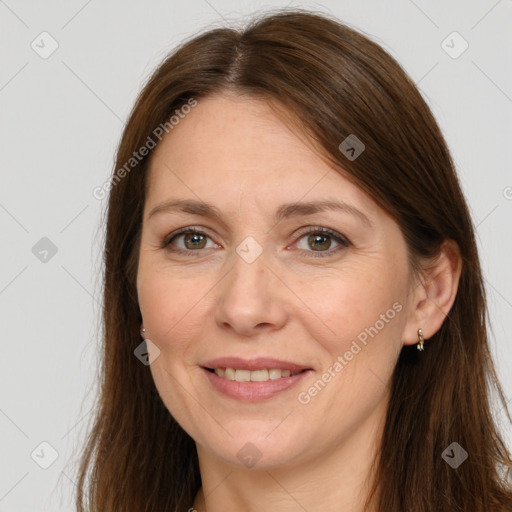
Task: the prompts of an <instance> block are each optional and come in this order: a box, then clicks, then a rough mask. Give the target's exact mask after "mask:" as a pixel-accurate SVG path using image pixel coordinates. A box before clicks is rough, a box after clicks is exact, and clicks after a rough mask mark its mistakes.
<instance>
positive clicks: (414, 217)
mask: <svg viewBox="0 0 512 512" xmlns="http://www.w3.org/2000/svg"><path fill="white" fill-rule="evenodd" d="M221 91H233V92H235V93H238V94H244V95H247V96H249V97H254V98H264V99H267V100H271V101H272V102H275V104H277V105H280V106H282V107H284V109H282V110H283V112H287V113H288V114H289V115H288V116H287V117H289V120H290V119H292V118H293V119H295V120H296V121H298V122H299V123H300V126H302V127H303V128H304V130H305V133H307V135H308V137H310V140H312V141H315V143H316V144H317V145H318V147H320V148H321V149H322V151H323V153H324V155H325V157H326V158H328V159H329V161H330V162H332V165H333V166H334V167H335V168H337V169H340V170H341V169H342V170H343V172H344V175H345V176H349V177H350V179H352V180H353V181H354V183H356V184H357V185H358V186H360V187H361V188H362V189H364V190H365V191H366V192H368V193H369V194H370V195H371V197H373V199H374V200H375V201H376V202H377V203H378V204H379V205H380V206H381V207H383V208H384V209H385V210H386V211H388V212H389V213H390V214H391V215H392V216H393V217H394V218H395V220H396V221H397V223H398V224H399V226H400V227H401V229H402V232H403V234H404V237H405V240H406V242H407V246H408V251H409V256H410V261H411V265H412V268H413V269H417V270H419V268H420V266H419V261H420V258H422V257H432V256H435V255H436V254H437V252H438V250H439V248H440V245H441V243H442V242H443V241H444V240H446V239H451V240H454V241H455V242H456V243H457V244H458V246H459V248H460V253H461V256H462V260H463V266H462V274H461V277H460V281H459V288H458V293H457V296H456V299H455V302H454V304H453V307H452V309H451V311H450V313H449V314H448V316H447V317H446V318H445V321H444V322H443V325H442V327H441V328H440V330H439V331H438V332H437V333H436V334H435V335H434V336H432V338H430V339H429V340H428V345H427V349H426V350H425V351H424V352H422V353H421V354H419V353H418V351H417V350H416V349H415V347H412V348H411V347H407V346H406V347H403V349H402V351H401V354H400V356H399V359H398V362H397V365H396V368H395V371H394V375H393V380H392V390H391V399H390V403H389V409H388V413H387V418H386V424H385V428H384V433H383V438H382V445H381V450H380V453H379V457H378V458H377V459H376V461H375V467H376V480H375V486H374V488H373V491H372V493H371V494H370V496H369V497H368V504H370V503H371V504H372V505H373V506H376V508H377V509H378V510H386V511H392V512H401V511H403V512H406V511H407V512H410V511H412V510H414V511H418V512H427V511H429V512H433V511H435V512H444V511H456V510H458V511H471V512H478V511H486V512H489V511H505V510H507V511H510V510H512V493H511V488H510V487H511V486H510V470H511V469H512V460H511V457H510V453H509V452H508V450H507V447H506V445H505V443H504V442H503V440H502V437H501V436H500V433H499V430H498V428H497V426H496V424H495V421H494V420H493V416H492V412H491V403H490V398H491V393H496V396H497V398H498V401H499V402H501V405H503V406H504V407H505V410H506V411H507V416H508V419H509V420H510V415H509V414H508V410H507V409H506V401H505V399H504V396H503V391H502V389H501V387H500V384H499V382H498V379H497V376H496V373H495V369H494V367H493V363H492V360H491V357H490V352H489V346H488V338H487V323H488V320H487V306H486V299H485V292H484V286H483V280H482V272H481V268H480V263H479V259H478V253H477V247H476V243H475V235H474V232H475V230H474V226H473V224H472V220H471V218H470V215H469V212H468V208H467V205H466V202H465V199H464V197H463V194H462V192H461V187H460V184H459V181H458V178H457V176H456V172H455V169H454V164H453V162H452V159H451V156H450V154H449V151H448V148H447V145H446V142H445V140H444V138H443V135H442V134H441V132H440V130H439V127H438V125H437V124H436V122H435V120H434V118H433V115H432V113H431V111H430V109H429V107H428V106H427V104H426V102H425V101H424V99H423V98H422V96H421V94H420V93H419V91H418V90H417V88H416V86H415V84H414V82H413V81H412V80H411V79H410V78H409V77H408V76H407V74H406V73H405V72H404V70H403V69H402V68H401V67H400V65H399V64H398V63H397V62H396V61H395V60H394V59H393V58H392V57H391V56H390V55H389V54H388V53H387V52H386V51H384V50H383V49H382V48H381V47H380V46H379V45H377V44H376V43H374V42H372V41H371V40H370V39H369V38H367V37H365V36H363V35H362V34H360V33H359V32H357V31H355V30H353V29H352V28H350V27H347V26H345V25H344V24H342V23H340V22H339V21H338V20H336V19H334V18H332V17H331V16H328V15H325V14H318V13H315V12H311V11H304V10H301V9H293V10H280V11H277V12H270V13H266V14H263V15H260V16H258V17H255V18H253V19H252V21H251V22H250V24H249V25H248V26H247V27H245V28H244V29H243V30H242V29H239V30H235V29H232V28H215V29H210V30H208V31H206V32H204V33H201V34H199V35H197V36H195V37H194V38H191V39H190V40H188V41H185V42H184V43H183V44H182V45H181V46H180V47H179V48H177V49H176V50H175V51H174V52H172V54H171V55H170V56H169V57H168V58H166V59H165V61H164V62H163V63H162V64H161V65H160V66H159V67H158V69H157V70H156V71H155V72H154V73H153V74H152V76H151V77H150V78H149V80H148V81H147V83H146V84H145V86H144V88H143V90H142V92H141V93H140V95H139V97H138V99H137V101H136V104H135V106H134V108H133V110H132V112H131V114H130V116H129V119H128V123H127V125H126V128H125V131H124V133H123V136H122V139H121V142H120V145H119V148H118V151H117V160H116V165H115V169H114V175H113V177H112V182H111V183H110V185H109V187H108V188H110V194H109V202H108V218H107V226H106V241H105V257H104V276H103V278H104V297H103V298H104V313H103V333H102V367H101V370H100V374H101V383H100V385H101V390H100V396H99V401H98V405H97V410H96V416H95V418H94V424H93V426H92V428H91V429H90V432H89V437H88V440H87V444H86V446H85V449H84V451H83V454H82V458H81V465H80V468H79V475H78V476H79V479H78V493H77V507H78V510H79V511H80V512H83V511H84V510H87V511H90V512H107V511H108V512H115V511H119V512H121V511H122V512H129V511H133V512H143V511H151V512H155V511H164V510H166V511H169V512H171V511H185V510H187V509H188V508H189V507H190V506H191V505H192V503H193V501H194V497H195V495H196V493H197V491H198V489H199V488H200V486H201V478H200V473H199V467H198V458H197V452H196V447H195V443H194V441H193V439H191V437H190V436H189V435H188V434H187V433H186V432H185V431H184V430H183V429H182V428H181V427H180V426H179V425H178V424H177V423H176V421H175V420H174V419H173V417H172V416H171V415H170V413H169V411H168V410H167V409H166V408H165V406H164V404H163V402H162V400H161V398H160V397H159V395H158V393H157V391H156V388H155V385H154V382H153V380H152V377H151V373H150V370H149V367H148V366H145V365H143V364H141V362H140V361H139V360H138V359H137V358H136V357H135V356H134V353H133V351H134V349H135V348H136V347H137V346H138V345H139V344H140V343H141V338H140V335H139V326H140V322H141V315H140V310H139V307H138V301H137V292H136V275H137V264H138V251H139V240H140V238H139V237H140V234H141V226H142V212H143V207H144V200H145V185H146V171H147V169H148V163H149V161H150V157H151V152H149V154H147V155H145V156H144V157H142V158H140V159H137V162H136V163H135V164H134V162H133V161H131V160H130V159H131V158H132V157H133V153H134V152H138V151H139V148H142V147H144V146H147V145H148V144H149V139H152V140H153V141H156V142H158V140H157V138H156V137H155V133H160V132H155V129H156V128H157V127H159V126H166V127H167V129H166V131H168V132H169V133H171V129H172V128H171V125H170V123H169V119H170V118H171V117H172V116H173V115H175V111H176V110H179V109H180V108H182V107H183V105H185V104H187V102H188V103H190V102H191V100H192V101H199V102H200V101H201V98H205V97H206V96H209V95H212V94H215V93H217V92H221ZM165 123H167V125H166V124H165ZM351 134H354V135H356V136H357V138H358V139H360V140H361V141H363V143H364V144H365V150H364V152H363V153H361V154H360V156H359V157H358V158H356V159H352V160H351V159H348V158H347V157H346V155H344V154H342V152H341V151H340V149H339V145H340V143H341V142H342V141H343V140H344V139H345V138H346V137H347V136H349V135H351ZM170 136H172V133H171V135H170ZM141 153H142V152H141ZM127 162H131V163H130V166H129V167H127V165H126V164H127ZM122 168H124V172H122V171H120V169H122ZM418 356H420V357H418ZM452 442H457V443H458V444H459V445H460V446H461V447H463V448H464V449H465V450H466V451H467V452H468V455H469V456H468V458H467V460H466V461H465V462H464V463H462V464H461V465H460V466H459V467H457V468H456V469H454V468H452V467H451V466H450V465H449V464H447V463H446V462H445V460H444V459H443V457H442V454H443V451H444V450H445V449H446V448H447V447H449V446H450V444H451V443H452Z"/></svg>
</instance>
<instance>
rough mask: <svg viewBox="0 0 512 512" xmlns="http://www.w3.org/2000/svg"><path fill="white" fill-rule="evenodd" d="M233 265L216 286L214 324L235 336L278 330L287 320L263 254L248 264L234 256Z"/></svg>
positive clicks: (279, 287)
mask: <svg viewBox="0 0 512 512" xmlns="http://www.w3.org/2000/svg"><path fill="white" fill-rule="evenodd" d="M232 260H233V265H232V267H231V269H230V270H229V271H228V273H227V275H226V276H225V277H224V279H222V280H221V282H219V283H218V287H217V293H218V294H219V295H218V300H217V301H216V309H215V320H216V322H217V325H219V326H220V327H221V328H222V329H232V330H233V331H234V332H236V334H238V335H239V336H254V335H257V334H261V333H267V332H271V331H274V330H278V329H280V328H281V327H282V326H283V325H284V324H285V323H286V319H287V316H288V313H287V311H286V307H285V303H284V300H283V293H284V290H283V287H284V286H283V284H282V282H281V281H280V280H279V279H278V278H277V276H276V275H275V273H274V272H273V271H272V269H271V268H270V266H269V265H268V263H269V262H268V260H267V258H266V255H265V251H263V253H262V254H261V255H260V256H259V257H258V258H257V259H256V260H255V261H252V262H251V263H248V262H247V261H245V260H244V259H243V258H242V257H240V256H239V255H238V254H237V253H234V254H233V258H232Z"/></svg>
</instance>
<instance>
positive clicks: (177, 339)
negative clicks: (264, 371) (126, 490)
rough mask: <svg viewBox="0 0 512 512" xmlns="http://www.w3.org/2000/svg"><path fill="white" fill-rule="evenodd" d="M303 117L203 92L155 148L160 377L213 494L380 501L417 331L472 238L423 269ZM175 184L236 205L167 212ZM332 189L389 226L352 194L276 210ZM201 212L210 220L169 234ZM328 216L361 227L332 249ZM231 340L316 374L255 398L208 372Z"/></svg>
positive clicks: (151, 271)
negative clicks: (376, 486)
mask: <svg viewBox="0 0 512 512" xmlns="http://www.w3.org/2000/svg"><path fill="white" fill-rule="evenodd" d="M299 135H300V134H299V133H298V132H297V130H292V129H290V127H289V126H288V125H287V124H285V123H284V122H283V121H282V118H281V117H279V116H278V115H277V114H276V112H275V111H274V110H273V109H272V108H270V106H269V104H268V103H266V102H264V101H262V100H256V99H248V98H247V97H244V98H242V97H239V96H234V95H231V94H226V93H223V94H221V95H216V96H212V97H208V98H205V99H201V100H200V101H199V102H198V105H197V106H196V107H195V108H194V109H193V110H192V111H191V112H190V113H189V114H188V115H187V116H186V117H185V118H184V119H183V120H181V121H180V123H179V125H177V126H176V127H175V128H174V129H173V130H172V132H170V133H169V134H168V135H167V136H166V137H165V138H164V139H163V141H162V143H161V144H160V145H159V146H158V147H157V148H156V149H155V151H154V153H153V155H152V160H151V165H150V171H149V176H148V189H147V196H146V203H145V209H144V219H143V228H142V238H141V247H140V255H139V267H138V276H137V288H138V298H139V305H140V309H141V313H142V318H143V322H144V327H145V328H146V333H145V336H146V338H147V339H150V340H151V341H152V342H153V343H154V344H155V345H156V346H157V347H158V348H159V350H160V355H159V356H158V357H157V358H156V359H155V361H154V362H152V364H151V365H150V369H151V373H152V376H153V379H154V382H155V385H156V388H157V389H158V392H159V394H160V396H161V398H162V400H163V402H164V404H165V405H166V407H167V409H168V410H169V412H170V413H171V414H172V415H173V416H174V417H175V418H176V420H177V421H178V423H179V424H180V425H181V426H182V427H183V429H184V430H185V431H186V432H188V434H189V435H190V436H191V437H192V438H193V439H194V440H195V442H196V446H197V451H198V457H199V463H200V470H201V477H202V488H201V490H200V492H199V493H198V495H197V497H196V500H195V502H194V504H193V506H194V508H195V509H196V510H197V511H199V512H203V511H206V510H207V511H208V512H216V511H221V510H222V511H223V512H226V511H227V512H230V511H235V510H236V511H239V510H246V511H257V510H258V511H261V510H269V511H270V510H280V511H284V512H287V511H296V510H304V509H305V510H308V512H315V511H320V510H321V511H323V512H325V511H334V510H336V511H338V510H346V511H356V512H357V511H362V510H363V502H364V498H365V496H366V493H367V492H368V485H369V483H370V482H371V477H372V473H371V462H372V461H373V459H374V458H375V455H376V449H377V446H378V443H379V440H380V437H381V434H382V427H383V422H384V417H385V413H386V409H387V405H388V401H389V385H390V380H391V376H392V372H393V369H394V366H395V364H396V361H397V358H398V355H399V352H400V350H401V348H402V346H403V345H404V344H415V343H417V341H418V335H417V330H418V328H422V329H423V335H424V337H425V339H426V340H428V338H429V337H430V336H432V335H433V334H434V333H435V332H436V331H437V330H438V329H439V327H440V326H441V324H442V321H443V320H444V317H445V315H446V314H447V312H448V311H449V309H450V307H451V305H452V303H453V300H454V298H455V294H456V290H457V283H458V277H459V275H460V258H459V257H458V252H457V250H456V247H454V246H453V245H450V243H446V244H445V245H444V246H443V249H442V251H441V254H440V257H439V259H438V260H437V262H436V264H435V265H433V266H432V269H431V271H430V272H429V274H428V275H424V276H422V277H421V279H419V278H416V277H415V276H413V275H412V273H411V270H410V268H409V265H408V261H407V248H406V244H405V240H404V238H403V235H402V233H401V231H400V228H399V226H398V224H397V223H396V222H395V221H394V220H393V219H392V218H391V217H390V216H389V215H388V214H386V213H385V212H384V211H383V210H382V209H381V208H380V207H379V206H378V205H377V204H376V203H375V202H374V201H373V200H372V199H371V198H370V197H369V196H368V195H367V194H366V193H365V192H363V191H362V190H361V189H360V188H359V187H357V186H356V185H354V184H353V183H352V182H350V181H349V180H348V179H347V178H346V177H344V176H343V175H342V174H341V173H340V172H339V171H336V170H335V169H333V168H332V167H331V166H330V165H329V164H328V163H327V162H326V160H325V159H324V158H322V157H321V156H320V155H319V153H318V152H317V151H315V150H314V147H313V146H312V143H310V141H308V140H307V139H305V137H301V136H299ZM170 199H194V200H201V201H205V202H207V203H211V204H213V205H215V206H216V207H217V208H219V210H220V211H221V212H222V221H221V222H218V221H217V220H214V219H210V218H206V217H203V216H200V215H196V214H190V213H183V212H177V211H161V212H159V213H157V214H154V215H153V216H151V217H149V212H150V211H151V210H152V209H153V208H155V207H156V206H157V205H159V204H161V203H163V202H165V201H168V200H170ZM325 199H333V200H342V201H344V202H346V203H349V204H350V205H352V206H354V207H355V208H357V209H358V210H360V211H361V212H363V213H364V214H365V215H366V216H367V217H368V219H369V221H370V222H371V224H372V226H371V227H369V226H367V225H366V224H365V223H364V222H363V221H362V220H361V219H360V218H358V217H357V216H356V215H353V214H350V213H346V212H340V211H324V212H320V213H315V214H314V215H310V216H300V217H291V218H289V219H285V220H281V221H280V222H278V223H276V222H275V221H274V220H273V214H274V212H275V210H276V209H277V208H278V207H279V206H280V205H282V204H283V203H287V202H294V201H316V200H325ZM189 226H194V227H197V228H198V229H200V230H201V231H203V232H204V233H205V234H206V235H207V237H206V238H204V237H203V238H202V239H200V240H199V242H198V241H197V240H196V241H194V240H188V242H187V235H181V236H178V237H177V238H176V239H174V241H173V242H172V243H171V244H170V245H168V246H167V247H162V243H163V240H165V239H166V238H167V239H169V235H171V234H172V233H173V232H175V231H176V230H178V229H179V228H183V227H189ZM318 227H324V228H330V229H332V230H334V231H336V232H337V233H339V234H340V235H341V236H342V237H345V238H346V239H348V241H349V242H350V243H349V245H348V246H347V247H346V246H343V245H341V244H339V243H338V242H337V241H336V240H335V239H334V238H333V237H331V236H329V235H326V238H325V239H320V241H319V242H317V244H318V245H319V246H320V249H317V250H316V251H315V248H316V246H315V241H314V240H313V241H311V239H309V242H308V232H310V233H309V234H311V233H313V234H314V233H316V232H315V228H318ZM308 228H309V229H308ZM246 237H252V238H253V239H255V240H256V241H257V243H258V244H259V246H260V247H261V249H262V253H261V255H260V256H259V257H258V258H257V259H255V260H254V261H253V262H252V263H247V261H245V260H244V259H243V258H242V257H241V256H239V254H238V253H237V252H236V249H237V247H238V246H239V245H240V244H241V242H242V241H243V240H244V239H245V238H246ZM188 238H190V236H189V237H188ZM313 238H314V237H313ZM329 242H330V245H329ZM194 244H195V245H194ZM197 245H199V246H200V248H199V249H198V248H195V247H196V246H197ZM178 248H181V249H182V250H184V251H188V252H187V253H186V254H178V253H176V252H173V251H172V249H178ZM337 248H340V250H337ZM319 252H321V253H322V254H324V255H325V257H315V255H318V253H319ZM196 254H199V256H196ZM397 303H398V304H399V305H400V311H399V312H396V314H395V315H394V316H393V318H392V319H389V318H388V317H386V318H388V322H384V324H385V325H384V327H383V328H381V329H379V330H378V334H376V335H374V336H373V337H370V336H368V343H367V344H366V345H363V344H362V343H359V345H360V346H361V350H360V351H359V352H358V353H357V354H356V355H354V357H353V359H352V360H351V361H348V362H347V364H346V366H344V368H343V370H342V371H340V372H339V373H337V374H336V376H335V377H334V378H332V379H331V381H330V382H328V383H327V385H326V386H325V387H324V388H323V389H321V391H320V392H319V393H318V394H316V396H314V397H312V398H311V400H310V402H309V403H307V404H305V403H300V402H299V400H298V393H299V392H301V391H304V390H308V388H310V387H311V386H312V385H313V384H314V383H315V382H316V381H317V380H318V379H319V378H321V376H322V374H323V373H324V372H325V371H326V370H327V369H328V368H329V367H332V365H333V364H334V363H335V362H336V360H337V358H338V356H340V355H341V356H343V354H344V353H345V352H346V351H347V350H349V348H350V347H351V344H352V342H353V341H354V340H356V339H357V336H358V335H360V333H361V332H363V331H364V330H365V328H368V327H370V326H375V325H376V322H377V321H378V320H379V319H382V316H381V315H385V316H386V312H387V311H388V310H390V309H393V304H395V307H396V304H397ZM388 316H390V315H388ZM378 325H380V324H378ZM425 346H426V350H428V341H426V342H425ZM221 356H239V357H245V358H252V357H257V356H269V357H275V358H278V359H285V360H289V361H293V362H296V363H300V364H304V365H306V366H309V367H312V368H313V370H314V372H312V373H311V374H310V375H308V376H307V379H306V380H305V381H304V382H303V383H301V384H300V387H299V388H293V389H291V390H287V391H285V392H283V393H281V394H279V395H277V396H275V397H273V398H270V399H268V400H265V401H262V402H256V403H247V402H242V401H237V400H234V399H231V398H228V397H225V396H223V395H221V394H219V393H218V392H217V391H216V390H215V389H214V388H213V387H212V386H211V385H210V384H209V382H208V380H207V379H206V378H205V375H204V373H203V370H202V369H201V368H200V365H201V363H204V362H205V361H207V360H208V359H212V358H214V357H221ZM249 442H250V443H252V445H254V446H255V447H256V448H257V450H258V451H259V453H260V454H261V455H260V457H261V458H260V459H259V460H258V461H257V463H256V465H255V466H253V467H252V468H249V467H247V466H246V465H244V464H243V463H242V462H241V460H240V459H239V458H238V457H237V453H238V452H239V450H240V449H241V448H242V447H244V445H246V443H249ZM191 506H192V504H191ZM301 507H302V508H301Z"/></svg>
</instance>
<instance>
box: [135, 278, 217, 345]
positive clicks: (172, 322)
mask: <svg viewBox="0 0 512 512" xmlns="http://www.w3.org/2000/svg"><path fill="white" fill-rule="evenodd" d="M178 274H179V273H176V272H174V273H173V272H171V271H169V270H166V271H155V270H151V271H150V272H144V271H142V272H141V273H140V277H139V279H138V284H137V286H138V288H137V289H138V300H139V306H140V310H141V314H142V318H143V319H144V325H145V327H146V332H147V335H148V337H149V338H150V339H151V341H153V342H154V343H156V344H157V345H158V347H159V349H160V350H161V351H162V352H163V353H166V352H167V353H182V352H184V351H185V350H186V348H187V338H188V337H190V333H194V332H197V330H198V329H201V328H202V323H204V319H202V318H201V315H202V313H201V311H202V309H204V308H205V307H206V306H207V302H208V298H207V292H208V290H209V289H210V287H211V286H209V285H208V284H207V283H206V282H205V276H202V277H200V276H198V277H197V278H196V279H193V278H191V276H190V275H188V276H187V277H186V278H185V277H180V276H179V275H178Z"/></svg>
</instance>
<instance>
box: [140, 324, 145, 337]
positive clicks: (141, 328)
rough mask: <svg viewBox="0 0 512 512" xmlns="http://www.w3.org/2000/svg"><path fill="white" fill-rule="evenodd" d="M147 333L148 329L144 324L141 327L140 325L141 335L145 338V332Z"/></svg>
mask: <svg viewBox="0 0 512 512" xmlns="http://www.w3.org/2000/svg"><path fill="white" fill-rule="evenodd" d="M145 333H146V329H145V328H144V327H143V326H141V327H140V335H141V336H142V337H143V338H144V334H145Z"/></svg>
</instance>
